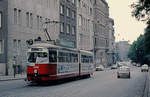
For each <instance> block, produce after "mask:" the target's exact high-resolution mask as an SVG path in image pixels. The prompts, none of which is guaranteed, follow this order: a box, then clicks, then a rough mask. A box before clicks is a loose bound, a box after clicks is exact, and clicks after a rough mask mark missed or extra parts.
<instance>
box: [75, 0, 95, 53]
mask: <svg viewBox="0 0 150 97" xmlns="http://www.w3.org/2000/svg"><path fill="white" fill-rule="evenodd" d="M93 30H94V29H93V0H77V48H78V49H83V50H88V51H93V49H94V44H93V40H94V39H93V37H94V32H93Z"/></svg>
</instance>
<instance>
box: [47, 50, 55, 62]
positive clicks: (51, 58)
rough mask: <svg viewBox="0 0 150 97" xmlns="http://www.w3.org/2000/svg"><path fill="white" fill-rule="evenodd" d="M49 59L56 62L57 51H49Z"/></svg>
mask: <svg viewBox="0 0 150 97" xmlns="http://www.w3.org/2000/svg"><path fill="white" fill-rule="evenodd" d="M49 61H50V62H57V52H56V51H49Z"/></svg>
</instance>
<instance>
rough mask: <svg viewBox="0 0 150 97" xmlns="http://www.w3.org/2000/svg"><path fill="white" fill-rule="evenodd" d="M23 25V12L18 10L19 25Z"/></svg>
mask: <svg viewBox="0 0 150 97" xmlns="http://www.w3.org/2000/svg"><path fill="white" fill-rule="evenodd" d="M21 23H22V16H21V10H18V24H19V25H21Z"/></svg>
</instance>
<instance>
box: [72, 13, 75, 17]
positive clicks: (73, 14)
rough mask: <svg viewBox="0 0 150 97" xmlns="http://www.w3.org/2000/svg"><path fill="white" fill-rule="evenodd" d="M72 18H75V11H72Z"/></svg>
mask: <svg viewBox="0 0 150 97" xmlns="http://www.w3.org/2000/svg"><path fill="white" fill-rule="evenodd" d="M72 18H73V19H75V11H72Z"/></svg>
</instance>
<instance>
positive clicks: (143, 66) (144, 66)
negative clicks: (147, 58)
mask: <svg viewBox="0 0 150 97" xmlns="http://www.w3.org/2000/svg"><path fill="white" fill-rule="evenodd" d="M143 71H147V72H148V65H147V64H144V65H142V67H141V72H143Z"/></svg>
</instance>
